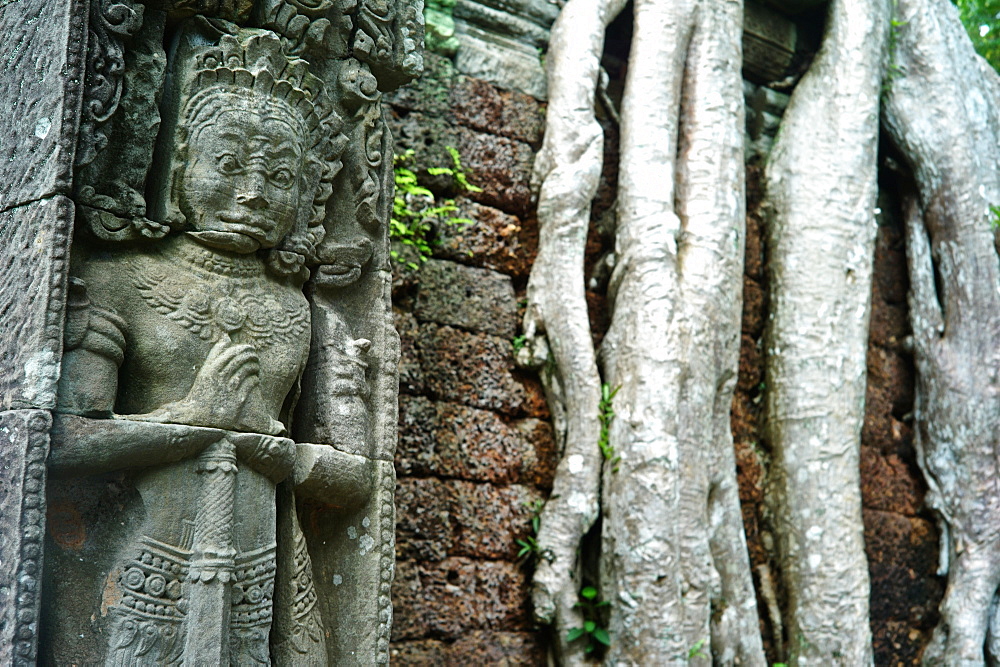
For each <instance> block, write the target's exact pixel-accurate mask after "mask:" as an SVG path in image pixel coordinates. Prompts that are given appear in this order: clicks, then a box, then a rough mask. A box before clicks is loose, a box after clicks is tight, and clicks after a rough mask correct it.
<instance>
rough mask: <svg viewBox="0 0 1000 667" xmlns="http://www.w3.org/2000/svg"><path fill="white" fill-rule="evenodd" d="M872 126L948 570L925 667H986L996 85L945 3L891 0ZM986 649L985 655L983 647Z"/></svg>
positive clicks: (995, 461)
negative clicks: (896, 157)
mask: <svg viewBox="0 0 1000 667" xmlns="http://www.w3.org/2000/svg"><path fill="white" fill-rule="evenodd" d="M897 12H898V16H897V21H896V23H897V24H898V25H899V28H898V30H897V34H896V38H895V40H894V43H895V48H894V50H893V53H892V56H891V62H892V68H891V74H890V76H889V78H888V81H887V91H886V94H885V101H884V107H883V109H884V110H883V117H882V122H883V127H884V129H885V131H886V132H887V134H888V135H889V137H890V138H891V140H892V142H893V143H894V144H895V146H896V148H897V149H898V150H899V151H900V153H902V155H903V156H904V158H905V161H906V163H907V165H906V166H907V167H908V168H909V170H910V172H911V173H912V178H913V181H914V182H915V185H916V193H915V194H914V193H904V196H903V213H904V218H905V220H906V230H907V239H906V241H907V264H908V266H909V273H910V294H909V305H910V323H911V325H912V327H913V342H914V345H913V348H914V360H915V363H916V368H917V392H916V410H915V418H916V423H915V427H916V428H915V446H916V449H917V457H918V458H917V460H918V463H919V465H920V467H921V469H922V470H923V472H924V475H925V478H926V479H927V485H928V494H927V504H928V505H929V506H930V507H931V508H932V509H934V510H935V511H936V513H937V514H938V517H939V524H940V525H941V528H942V531H941V532H942V541H943V544H942V549H941V564H940V571H941V572H942V573H944V572H947V573H948V588H947V590H946V592H945V597H944V600H943V601H942V603H941V622H940V624H939V625H938V627H937V628H936V629H935V631H934V635H933V637H932V640H931V643H930V645H929V646H928V647H927V649H926V650H925V652H924V663H925V664H929V665H962V666H967V665H968V666H978V665H983V664H985V663H986V661H987V659H988V658H989V664H998V662H997V659H998V658H1000V656H998V655H996V653H993V655H992V656H989V655H987V651H986V646H987V643H988V642H989V643H991V644H996V643H997V642H996V641H995V639H994V638H995V637H996V636H997V634H998V633H997V629H998V628H997V627H996V625H995V623H994V627H993V628H992V629H991V627H990V626H991V616H992V617H994V618H995V609H996V604H997V600H996V589H997V584H998V582H1000V489H998V487H997V480H998V479H1000V458H998V457H1000V400H998V396H1000V345H998V342H997V341H998V340H1000V258H998V255H997V250H996V246H995V239H994V233H993V231H992V229H991V227H990V218H991V217H992V214H991V212H990V206H991V205H993V206H995V205H997V204H1000V169H998V167H1000V77H998V76H997V74H996V73H995V72H994V71H993V70H992V69H991V68H989V66H988V65H986V63H985V62H984V61H983V60H982V59H981V58H979V57H978V56H977V55H976V54H975V52H974V51H973V48H972V45H971V43H970V42H969V39H968V37H967V36H966V34H965V31H964V29H963V27H962V25H961V23H960V21H959V19H958V13H957V10H956V9H955V7H953V6H952V5H951V3H949V2H946V1H944V2H942V1H939V0H899V2H898V6H897ZM991 653H992V651H991Z"/></svg>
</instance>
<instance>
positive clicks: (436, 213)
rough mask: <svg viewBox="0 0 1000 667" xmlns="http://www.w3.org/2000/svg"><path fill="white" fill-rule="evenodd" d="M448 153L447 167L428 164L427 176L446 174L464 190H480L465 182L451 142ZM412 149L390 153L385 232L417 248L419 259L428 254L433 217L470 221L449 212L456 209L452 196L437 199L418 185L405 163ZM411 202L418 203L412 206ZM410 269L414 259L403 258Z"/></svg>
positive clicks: (452, 221)
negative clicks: (392, 185)
mask: <svg viewBox="0 0 1000 667" xmlns="http://www.w3.org/2000/svg"><path fill="white" fill-rule="evenodd" d="M446 150H447V151H448V154H449V155H451V159H452V164H453V166H451V167H431V168H430V169H428V170H427V173H428V174H430V175H431V176H440V175H447V176H451V177H452V178H453V179H454V180H455V185H456V187H458V188H459V189H461V190H464V191H466V192H482V188H479V187H476V186H475V185H472V184H471V183H469V180H468V178H467V177H466V175H465V171H464V170H463V169H462V163H461V160H460V159H459V155H458V151H457V150H455V149H454V148H452V147H451V146H446ZM413 154H414V152H413V149H410V150H407V151H406V152H404V153H403V154H402V155H396V156H395V157H393V160H392V164H393V175H394V177H395V182H396V196H395V197H394V198H393V201H392V216H391V218H390V220H389V236H390V237H391V238H392V239H393V240H396V241H399V242H400V243H402V244H403V245H405V246H410V247H411V248H413V249H414V250H416V251H417V256H418V257H419V258H420V262H425V261H427V258H429V257H430V256H431V253H432V248H431V240H430V236H431V231H432V230H433V228H434V221H436V220H440V221H442V222H444V223H445V224H448V225H462V224H470V223H471V222H472V220H469V219H468V218H462V217H459V216H456V215H452V214H453V213H455V212H456V211H458V207H457V206H455V200H454V199H443V200H438V199H437V198H436V197H435V196H434V193H433V192H431V191H430V190H428V189H427V188H426V187H424V186H423V185H421V184H420V183H419V181H418V179H417V175H416V173H414V171H413V170H412V169H410V168H409V167H407V166H406V163H407V161H409V160H411V159H412V158H413ZM414 204H418V205H417V206H416V207H414ZM391 254H392V258H393V259H394V260H397V261H398V260H399V259H400V257H399V253H397V252H396V251H395V250H393V251H392V253H391ZM406 265H407V266H408V267H409V268H411V269H417V268H419V265H418V264H417V263H416V262H409V261H408V262H407V263H406Z"/></svg>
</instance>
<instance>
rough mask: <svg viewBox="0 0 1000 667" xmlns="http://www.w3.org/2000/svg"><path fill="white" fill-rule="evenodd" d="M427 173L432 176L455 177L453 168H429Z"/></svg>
mask: <svg viewBox="0 0 1000 667" xmlns="http://www.w3.org/2000/svg"><path fill="white" fill-rule="evenodd" d="M427 173H428V174H430V175H431V176H454V175H455V170H454V169H452V168H451V167H428V168H427Z"/></svg>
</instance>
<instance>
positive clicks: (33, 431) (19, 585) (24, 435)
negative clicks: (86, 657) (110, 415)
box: [0, 410, 51, 665]
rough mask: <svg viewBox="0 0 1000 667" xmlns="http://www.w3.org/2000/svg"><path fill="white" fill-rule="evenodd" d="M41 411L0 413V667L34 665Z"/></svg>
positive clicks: (41, 517) (44, 440)
mask: <svg viewBox="0 0 1000 667" xmlns="http://www.w3.org/2000/svg"><path fill="white" fill-rule="evenodd" d="M50 423H51V417H50V415H49V413H48V412H46V411H44V410H19V411H8V412H0V664H4V665H11V664H14V665H30V664H34V656H35V651H36V649H37V644H38V611H39V603H40V601H41V600H40V593H41V576H40V575H41V571H42V536H43V535H44V533H45V476H46V475H45V457H46V456H47V455H48V451H49V436H48V430H49V425H50Z"/></svg>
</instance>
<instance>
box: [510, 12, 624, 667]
mask: <svg viewBox="0 0 1000 667" xmlns="http://www.w3.org/2000/svg"><path fill="white" fill-rule="evenodd" d="M624 5H625V0H571V1H570V2H569V3H568V4H567V5H566V6H565V7H564V8H563V10H562V11H561V13H560V14H559V17H558V19H557V20H556V22H555V25H554V26H553V29H552V35H551V42H550V47H549V57H548V67H549V72H548V91H549V105H548V113H547V116H546V129H545V142H544V144H543V145H542V149H541V151H540V152H539V154H538V157H537V158H536V161H535V169H534V174H533V181H534V185H535V187H536V188H537V189H538V192H539V194H538V221H539V228H540V238H539V248H538V257H537V259H536V260H535V263H534V265H533V266H532V269H531V277H530V279H529V281H528V308H527V314H526V316H525V322H524V331H525V334H526V338H527V345H526V346H525V348H524V350H522V353H523V354H522V356H524V357H526V358H525V359H522V360H521V361H522V362H524V363H526V364H530V363H531V362H532V358H533V359H534V360H536V361H537V362H539V364H536V365H540V366H541V378H542V382H543V384H544V386H545V390H546V395H547V399H548V403H549V408H550V411H551V413H552V415H553V422H554V425H555V432H556V439H557V443H558V446H559V449H560V451H561V459H560V462H559V465H558V468H557V470H556V477H555V481H554V483H553V489H552V495H551V497H550V499H549V501H548V502H547V503H546V505H545V507H544V509H543V511H542V513H541V521H540V528H539V533H538V537H537V543H538V554H537V556H538V557H537V559H536V566H535V574H534V580H533V593H532V601H533V603H534V610H535V616H536V618H537V620H539V621H540V622H542V623H546V624H554V625H555V628H556V634H557V641H556V649H557V653H558V654H559V657H560V661H561V662H562V663H563V664H576V663H580V662H581V661H582V660H583V658H584V649H585V647H586V643H585V642H581V641H576V642H568V641H567V635H568V634H569V632H570V630H571V629H573V628H582V627H583V626H584V621H585V619H584V618H583V615H582V613H581V611H580V608H579V607H577V606H576V604H577V602H578V601H579V597H578V595H579V591H580V587H581V581H580V569H579V562H578V553H579V549H580V540H581V539H582V537H583V536H584V534H585V533H586V532H587V531H588V530H590V528H591V526H592V525H593V523H594V521H595V520H596V519H597V516H598V511H599V510H598V508H599V497H598V494H599V491H600V478H601V462H602V460H603V457H602V454H601V451H600V449H599V448H598V446H597V438H598V433H599V432H600V429H601V423H600V418H599V413H598V406H599V402H600V399H601V379H600V376H599V374H598V371H597V361H596V359H595V352H594V344H593V338H592V336H591V332H590V322H589V319H588V316H587V302H586V297H585V295H584V284H585V283H584V274H583V269H584V248H585V245H586V240H587V227H588V224H589V221H590V208H591V201H592V199H593V197H594V194H595V193H596V191H597V185H598V180H599V178H600V174H601V166H602V157H603V146H604V141H603V140H604V137H603V133H602V130H601V126H600V125H599V124H598V123H597V120H596V119H595V116H594V95H595V90H596V87H597V78H598V72H599V69H600V58H601V52H602V51H603V48H604V30H605V28H606V27H607V25H608V24H609V23H610V22H611V21H612V20H613V19H614V17H615V16H616V15H617V14H618V13H619V12H620V11H621V9H622V7H623V6H624ZM549 355H551V359H552V361H553V362H554V363H547V361H548V360H547V357H548V356H549Z"/></svg>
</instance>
